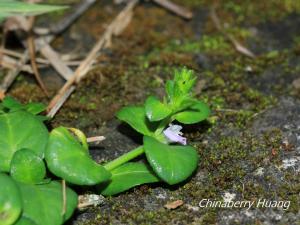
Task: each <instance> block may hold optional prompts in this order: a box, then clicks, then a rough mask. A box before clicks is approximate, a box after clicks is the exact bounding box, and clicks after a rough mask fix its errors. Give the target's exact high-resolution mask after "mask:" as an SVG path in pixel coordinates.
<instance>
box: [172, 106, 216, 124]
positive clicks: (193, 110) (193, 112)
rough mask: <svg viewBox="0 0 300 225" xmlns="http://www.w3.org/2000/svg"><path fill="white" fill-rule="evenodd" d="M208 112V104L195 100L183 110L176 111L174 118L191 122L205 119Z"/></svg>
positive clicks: (183, 121)
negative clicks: (194, 102)
mask: <svg viewBox="0 0 300 225" xmlns="http://www.w3.org/2000/svg"><path fill="white" fill-rule="evenodd" d="M209 114H210V109H209V108H208V106H207V105H206V104H205V103H204V102H201V101H197V103H196V104H194V105H192V106H190V107H189V108H188V109H186V110H185V111H183V112H179V113H177V114H176V115H175V116H174V118H175V119H176V120H177V121H179V122H180V123H184V124H193V123H198V122H201V121H203V120H205V119H206V118H207V117H208V116H209Z"/></svg>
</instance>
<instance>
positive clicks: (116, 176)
mask: <svg viewBox="0 0 300 225" xmlns="http://www.w3.org/2000/svg"><path fill="white" fill-rule="evenodd" d="M111 173H112V177H111V181H110V182H109V184H108V185H107V186H105V188H104V189H102V191H101V194H103V195H106V196H107V195H115V194H118V193H120V192H123V191H126V190H128V189H130V188H132V187H134V186H137V185H140V184H145V183H154V182H158V181H159V179H158V178H157V177H156V176H155V175H154V174H153V172H152V170H151V169H150V168H149V167H148V166H146V165H145V164H144V163H133V162H132V163H126V164H123V165H122V166H120V167H118V168H116V169H114V170H112V171H111Z"/></svg>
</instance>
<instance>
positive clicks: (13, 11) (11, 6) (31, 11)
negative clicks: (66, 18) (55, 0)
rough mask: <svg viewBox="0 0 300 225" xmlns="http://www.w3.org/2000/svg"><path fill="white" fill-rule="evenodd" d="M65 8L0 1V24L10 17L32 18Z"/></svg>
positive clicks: (14, 0)
mask: <svg viewBox="0 0 300 225" xmlns="http://www.w3.org/2000/svg"><path fill="white" fill-rule="evenodd" d="M65 8H66V7H65V6H54V5H45V4H43V5H41V4H30V3H26V2H21V1H17V0H1V1H0V22H1V21H2V20H3V19H5V18H6V17H10V16H17V15H19V16H20V15H23V16H34V15H39V14H42V13H47V12H52V11H56V10H60V9H65Z"/></svg>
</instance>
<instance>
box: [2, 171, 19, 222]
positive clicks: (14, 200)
mask: <svg viewBox="0 0 300 225" xmlns="http://www.w3.org/2000/svg"><path fill="white" fill-rule="evenodd" d="M21 211H22V200H21V194H20V190H19V188H18V186H17V184H16V183H15V182H14V180H13V179H11V178H10V177H9V176H8V175H6V174H4V173H0V224H1V225H10V224H13V223H14V222H15V221H16V220H17V219H18V217H19V216H20V214H21Z"/></svg>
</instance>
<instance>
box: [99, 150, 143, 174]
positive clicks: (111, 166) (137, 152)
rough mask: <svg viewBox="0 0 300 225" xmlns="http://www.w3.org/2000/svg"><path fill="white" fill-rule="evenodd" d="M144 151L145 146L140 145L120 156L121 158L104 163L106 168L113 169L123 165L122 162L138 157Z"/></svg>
mask: <svg viewBox="0 0 300 225" xmlns="http://www.w3.org/2000/svg"><path fill="white" fill-rule="evenodd" d="M143 153H144V148H143V146H139V147H137V148H135V149H133V150H131V151H130V152H128V153H125V154H124V155H122V156H120V157H119V158H116V159H115V160H113V161H111V162H109V163H107V164H105V165H104V168H105V169H107V170H109V171H111V170H113V169H115V168H117V167H119V166H121V165H122V164H124V163H126V162H128V161H130V160H132V159H134V158H136V157H138V156H139V155H141V154H143Z"/></svg>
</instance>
